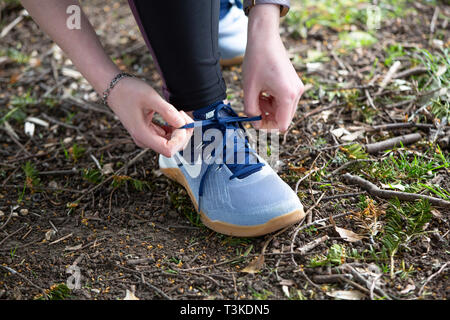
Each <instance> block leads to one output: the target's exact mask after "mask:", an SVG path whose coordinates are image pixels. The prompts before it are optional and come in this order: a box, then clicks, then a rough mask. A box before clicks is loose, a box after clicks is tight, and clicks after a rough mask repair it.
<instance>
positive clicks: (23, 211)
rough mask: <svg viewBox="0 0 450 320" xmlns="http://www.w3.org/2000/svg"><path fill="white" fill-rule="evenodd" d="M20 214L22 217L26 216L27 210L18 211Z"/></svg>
mask: <svg viewBox="0 0 450 320" xmlns="http://www.w3.org/2000/svg"><path fill="white" fill-rule="evenodd" d="M20 214H21V215H23V216H26V215H28V209H20Z"/></svg>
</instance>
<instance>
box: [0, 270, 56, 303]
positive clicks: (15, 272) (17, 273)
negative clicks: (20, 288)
mask: <svg viewBox="0 0 450 320" xmlns="http://www.w3.org/2000/svg"><path fill="white" fill-rule="evenodd" d="M0 267H2V268H3V269H5V270H7V271H9V272H11V273H12V274H14V275H16V276H19V277H20V278H22V279H23V280H25V281H26V282H28V283H29V284H30V285H32V286H33V287H35V288H36V289H38V290H39V291H41V292H42V293H43V295H44V297H46V296H47V294H46V293H45V290H44V289H43V288H41V287H39V286H38V285H36V284H34V283H33V282H32V281H31V280H29V279H28V278H27V277H25V276H24V275H23V274H21V273H19V272H17V271H16V270H14V269H12V268H10V267H7V266H2V265H1V264H0Z"/></svg>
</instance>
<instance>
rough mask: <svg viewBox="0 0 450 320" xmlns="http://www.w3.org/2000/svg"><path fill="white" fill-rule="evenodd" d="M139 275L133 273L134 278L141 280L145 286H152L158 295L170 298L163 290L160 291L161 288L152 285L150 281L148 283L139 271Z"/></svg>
mask: <svg viewBox="0 0 450 320" xmlns="http://www.w3.org/2000/svg"><path fill="white" fill-rule="evenodd" d="M140 274H141V277H140V278H139V276H138V275H137V274H135V276H136V278H138V279H140V280H141V281H142V283H143V284H145V285H146V286H148V287H150V288H152V289H153V290H155V291H156V292H157V293H158V294H159V295H161V296H162V297H164V298H166V299H167V300H172V298H171V297H170V296H168V295H167V294H165V293H164V291H162V290H161V289H159V288H158V287H155V286H154V285H152V284H151V283H148V282H147V281H145V277H144V274H143V273H140Z"/></svg>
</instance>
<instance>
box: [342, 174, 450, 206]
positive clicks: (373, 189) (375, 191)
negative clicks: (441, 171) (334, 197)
mask: <svg viewBox="0 0 450 320" xmlns="http://www.w3.org/2000/svg"><path fill="white" fill-rule="evenodd" d="M342 177H343V178H344V180H346V181H347V182H348V183H350V184H356V185H358V186H359V187H360V188H362V189H364V190H366V191H367V192H368V193H369V194H371V195H372V196H376V197H379V198H382V199H394V198H398V199H399V200H403V201H414V200H418V199H426V200H428V201H429V202H430V203H432V204H433V205H435V206H442V207H450V201H447V200H443V199H439V198H435V197H430V196H425V195H422V194H416V193H407V192H401V191H391V190H382V189H380V188H378V187H377V186H376V185H374V184H373V183H372V182H370V181H367V180H365V179H363V178H361V177H358V176H353V175H351V174H350V173H346V174H344V175H343V176H342Z"/></svg>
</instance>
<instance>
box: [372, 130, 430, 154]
mask: <svg viewBox="0 0 450 320" xmlns="http://www.w3.org/2000/svg"><path fill="white" fill-rule="evenodd" d="M421 138H422V136H421V135H420V133H411V134H407V135H404V136H399V137H395V138H392V139H387V140H384V141H380V142H376V143H370V144H367V145H366V151H367V152H368V153H377V152H380V151H384V150H387V149H391V148H393V147H395V146H398V145H400V142H401V143H402V144H404V145H406V144H411V143H414V142H417V141H419V140H420V139H421Z"/></svg>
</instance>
